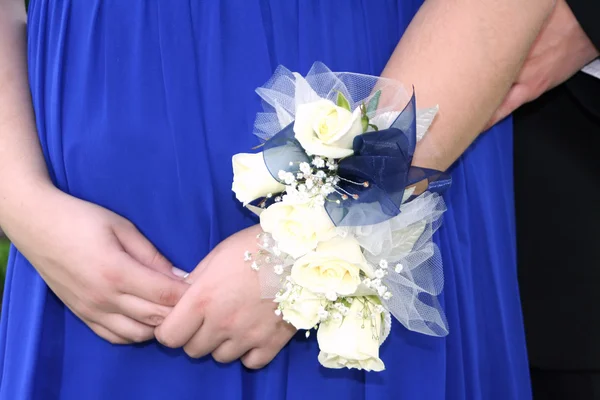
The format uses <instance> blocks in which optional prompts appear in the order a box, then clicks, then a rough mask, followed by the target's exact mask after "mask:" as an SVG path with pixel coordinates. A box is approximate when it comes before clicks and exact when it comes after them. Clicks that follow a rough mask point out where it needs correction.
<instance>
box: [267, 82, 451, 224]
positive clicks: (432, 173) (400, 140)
mask: <svg viewBox="0 0 600 400" xmlns="http://www.w3.org/2000/svg"><path fill="white" fill-rule="evenodd" d="M416 131H417V129H416V103H415V96H414V94H413V96H412V98H411V100H410V101H409V103H408V104H407V105H406V107H405V108H404V110H402V112H401V113H400V114H399V115H398V118H396V120H395V121H394V123H393V124H392V126H390V127H389V128H388V129H384V130H380V131H376V132H368V133H364V134H362V135H359V136H357V137H356V138H355V139H354V142H353V150H354V154H353V155H352V156H350V157H346V158H344V159H342V160H340V161H339V165H338V171H337V174H338V176H339V177H340V181H339V182H338V184H337V186H338V190H337V191H336V192H335V193H332V194H331V195H329V196H328V198H327V201H326V203H325V209H326V210H327V212H328V214H329V216H330V217H331V219H332V221H333V222H334V224H335V225H336V226H362V225H373V224H377V223H380V222H383V221H386V220H388V219H390V218H393V217H395V216H397V215H398V214H400V206H401V204H402V199H403V196H404V190H405V188H406V187H408V186H411V185H414V184H416V183H418V182H421V181H426V182H427V190H429V191H431V192H435V193H440V194H441V193H443V192H444V191H446V190H447V189H448V188H449V187H450V185H451V182H452V179H451V178H450V176H449V175H448V174H446V173H444V172H441V171H436V170H432V169H428V168H421V167H414V166H411V164H412V158H413V154H414V151H415V146H416V143H417V140H416ZM263 155H264V160H265V164H266V166H267V168H268V170H269V172H270V173H271V175H273V177H274V178H275V179H277V180H278V181H280V182H281V181H282V180H281V179H280V178H279V171H280V170H283V171H286V172H292V173H297V172H298V166H299V164H300V163H301V162H307V163H310V162H311V160H312V159H311V157H309V156H308V155H307V154H306V153H305V151H304V149H303V148H302V146H301V145H300V143H299V142H298V141H297V140H296V139H295V137H294V124H293V123H292V124H290V125H288V126H287V127H285V128H284V129H283V130H281V131H280V132H279V133H277V134H276V135H275V136H273V137H272V138H271V139H269V140H268V141H267V142H265V146H264V151H263ZM290 161H292V163H291V164H290Z"/></svg>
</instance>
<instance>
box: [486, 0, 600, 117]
mask: <svg viewBox="0 0 600 400" xmlns="http://www.w3.org/2000/svg"><path fill="white" fill-rule="evenodd" d="M567 1H570V2H571V3H573V4H575V3H577V7H580V8H578V12H580V13H581V12H583V13H584V14H583V15H582V14H580V15H582V18H584V21H592V22H591V24H589V25H588V30H589V32H591V34H592V35H595V36H594V37H595V40H600V35H599V33H600V23H598V22H597V23H594V22H593V20H594V19H600V10H599V11H594V10H598V9H599V8H600V3H593V1H596V0H558V2H557V4H556V7H555V8H554V11H553V13H552V15H551V16H550V18H549V19H548V21H547V22H546V25H545V26H544V29H543V30H542V32H541V33H540V35H539V36H538V38H537V40H536V42H535V44H534V45H533V47H532V48H531V51H530V52H529V55H528V56H527V60H526V61H525V64H524V65H523V68H522V69H521V72H520V73H519V77H518V78H517V80H516V81H515V82H514V83H513V86H512V88H511V90H510V92H509V93H508V95H507V96H506V98H505V99H504V102H503V103H502V105H501V106H500V107H499V108H498V110H497V111H496V113H495V114H494V117H493V118H492V119H491V121H490V123H489V124H488V126H491V125H492V124H494V123H496V122H498V121H500V120H501V119H503V118H504V117H506V116H508V115H509V114H511V113H512V112H513V111H514V110H516V109H517V108H519V107H521V106H522V105H523V104H525V103H528V102H530V101H533V100H535V99H537V98H538V97H539V96H541V95H542V94H544V93H545V92H547V91H548V90H550V89H552V88H554V87H556V86H558V85H560V84H561V83H563V82H565V81H566V80H567V79H569V78H571V77H572V76H573V75H574V74H576V73H577V72H578V71H580V70H581V69H582V68H583V67H584V66H585V65H587V64H589V63H590V62H591V61H592V60H594V59H595V58H597V57H598V43H597V42H596V45H594V43H593V42H592V40H591V39H590V36H588V33H587V32H586V31H585V30H584V28H583V27H582V25H581V21H578V20H577V16H576V15H575V14H574V12H573V11H572V10H571V8H570V7H569V4H567ZM584 7H585V9H584ZM585 11H587V13H586V12H585ZM584 23H586V22H584Z"/></svg>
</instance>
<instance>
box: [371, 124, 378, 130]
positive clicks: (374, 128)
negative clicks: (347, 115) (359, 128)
mask: <svg viewBox="0 0 600 400" xmlns="http://www.w3.org/2000/svg"><path fill="white" fill-rule="evenodd" d="M369 126H370V127H371V128H373V130H374V131H375V132H377V131H379V128H378V127H377V125H373V124H369Z"/></svg>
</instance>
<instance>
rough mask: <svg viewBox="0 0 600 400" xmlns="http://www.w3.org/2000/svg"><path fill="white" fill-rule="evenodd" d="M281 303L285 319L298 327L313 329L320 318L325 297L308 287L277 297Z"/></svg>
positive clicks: (276, 300)
mask: <svg viewBox="0 0 600 400" xmlns="http://www.w3.org/2000/svg"><path fill="white" fill-rule="evenodd" d="M275 302H277V303H279V305H280V309H281V312H282V315H283V320H284V321H287V322H289V323H290V324H292V325H294V327H295V328H296V329H312V328H314V327H315V326H316V325H317V324H318V323H319V320H320V317H319V310H321V308H322V303H323V299H321V298H319V297H317V295H316V294H314V293H312V292H311V291H310V290H308V289H300V290H294V291H292V293H291V294H290V293H286V294H285V295H284V296H282V297H278V298H276V299H275Z"/></svg>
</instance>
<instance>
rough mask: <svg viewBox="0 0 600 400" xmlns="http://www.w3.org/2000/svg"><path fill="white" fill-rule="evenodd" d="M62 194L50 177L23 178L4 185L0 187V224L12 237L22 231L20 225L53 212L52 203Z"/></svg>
mask: <svg viewBox="0 0 600 400" xmlns="http://www.w3.org/2000/svg"><path fill="white" fill-rule="evenodd" d="M60 196H64V193H63V192H61V191H60V190H59V189H57V188H56V187H55V186H54V185H53V184H52V182H51V181H50V179H49V178H47V179H43V178H32V179H23V180H20V181H19V182H13V184H10V185H4V187H0V226H2V229H3V230H4V232H5V233H6V234H7V235H8V236H9V238H10V237H11V235H12V234H13V233H15V234H16V233H17V232H19V231H21V229H20V227H23V226H25V225H31V224H33V223H35V221H36V220H38V219H39V218H43V216H44V215H45V214H48V213H51V212H52V211H51V210H52V205H51V204H55V203H56V200H57V199H58V198H59V197H60Z"/></svg>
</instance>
